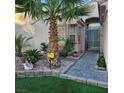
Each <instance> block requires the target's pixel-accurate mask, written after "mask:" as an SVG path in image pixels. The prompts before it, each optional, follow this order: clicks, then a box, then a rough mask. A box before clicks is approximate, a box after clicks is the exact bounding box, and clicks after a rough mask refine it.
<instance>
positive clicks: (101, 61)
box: [97, 56, 106, 68]
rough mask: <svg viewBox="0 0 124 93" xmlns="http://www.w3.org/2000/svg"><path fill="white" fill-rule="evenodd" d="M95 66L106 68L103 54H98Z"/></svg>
mask: <svg viewBox="0 0 124 93" xmlns="http://www.w3.org/2000/svg"><path fill="white" fill-rule="evenodd" d="M97 66H98V67H104V68H106V62H105V58H104V56H99V59H98V60H97Z"/></svg>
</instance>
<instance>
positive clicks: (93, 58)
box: [65, 52, 108, 83]
mask: <svg viewBox="0 0 124 93" xmlns="http://www.w3.org/2000/svg"><path fill="white" fill-rule="evenodd" d="M97 59H98V53H97V52H86V53H85V54H84V55H83V56H82V58H80V59H79V60H78V61H77V62H76V64H75V65H73V66H72V67H71V68H70V69H69V70H68V71H67V72H66V73H65V74H67V75H70V76H76V77H82V78H86V79H91V80H96V81H101V82H105V83H107V82H108V74H107V71H100V70H96V69H95V65H96V62H97Z"/></svg>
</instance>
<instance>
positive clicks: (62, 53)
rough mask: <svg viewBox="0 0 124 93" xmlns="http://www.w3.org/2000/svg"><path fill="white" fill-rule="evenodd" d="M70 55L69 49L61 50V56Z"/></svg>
mask: <svg viewBox="0 0 124 93" xmlns="http://www.w3.org/2000/svg"><path fill="white" fill-rule="evenodd" d="M67 55H68V52H67V50H61V51H60V57H66V56H67Z"/></svg>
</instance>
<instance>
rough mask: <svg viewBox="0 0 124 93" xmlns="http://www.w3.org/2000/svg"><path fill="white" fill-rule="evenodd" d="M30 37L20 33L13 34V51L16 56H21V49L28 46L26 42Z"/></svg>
mask: <svg viewBox="0 0 124 93" xmlns="http://www.w3.org/2000/svg"><path fill="white" fill-rule="evenodd" d="M30 39H32V37H28V38H27V37H25V36H22V35H16V36H15V51H16V55H17V56H22V49H24V48H27V47H30V44H28V43H27V42H28V41H29V40H30Z"/></svg>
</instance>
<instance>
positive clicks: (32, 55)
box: [24, 49, 40, 64]
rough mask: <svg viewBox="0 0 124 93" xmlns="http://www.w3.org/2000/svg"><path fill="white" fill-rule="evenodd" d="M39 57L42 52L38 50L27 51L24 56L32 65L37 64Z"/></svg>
mask: <svg viewBox="0 0 124 93" xmlns="http://www.w3.org/2000/svg"><path fill="white" fill-rule="evenodd" d="M39 55H40V51H38V50H37V49H32V50H27V51H26V52H25V54H24V56H25V58H26V59H27V61H28V62H29V63H32V64H35V63H36V62H37V61H38V56H39Z"/></svg>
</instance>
